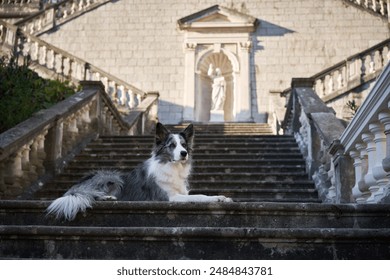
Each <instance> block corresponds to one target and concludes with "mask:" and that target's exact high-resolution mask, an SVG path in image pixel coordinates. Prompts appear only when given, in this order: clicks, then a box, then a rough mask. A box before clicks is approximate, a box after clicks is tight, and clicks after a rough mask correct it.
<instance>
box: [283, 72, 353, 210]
mask: <svg viewBox="0 0 390 280" xmlns="http://www.w3.org/2000/svg"><path fill="white" fill-rule="evenodd" d="M313 83H314V79H312V78H308V79H305V78H296V79H293V80H292V83H291V91H290V93H289V99H288V104H287V111H286V116H285V119H284V121H283V123H282V126H283V129H284V133H285V134H290V135H294V137H295V139H296V140H297V143H298V145H299V148H300V150H301V152H302V154H303V156H304V158H305V161H306V170H307V172H308V174H309V176H310V177H311V178H312V179H313V180H314V182H315V185H316V189H317V190H318V193H319V196H320V199H321V200H322V201H323V202H330V198H329V189H330V187H331V182H330V178H329V175H328V172H329V169H330V161H331V158H330V156H329V155H328V153H327V150H328V149H329V147H330V145H331V144H332V143H333V141H334V140H336V139H338V137H339V136H340V135H341V133H342V132H343V130H344V128H345V126H344V124H343V123H342V122H341V121H340V120H339V119H337V118H336V116H335V112H334V111H333V110H332V109H331V108H328V107H327V106H326V104H325V103H324V102H323V101H322V100H321V99H320V98H319V96H318V95H317V94H316V93H315V92H314V90H313Z"/></svg>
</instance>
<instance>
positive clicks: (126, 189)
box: [47, 123, 232, 220]
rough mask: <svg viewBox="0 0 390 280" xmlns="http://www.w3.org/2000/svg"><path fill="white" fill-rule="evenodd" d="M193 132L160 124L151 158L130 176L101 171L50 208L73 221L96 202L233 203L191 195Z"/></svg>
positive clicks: (221, 199) (58, 217)
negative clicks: (189, 179) (189, 191)
mask: <svg viewBox="0 0 390 280" xmlns="http://www.w3.org/2000/svg"><path fill="white" fill-rule="evenodd" d="M193 139H194V128H193V125H192V124H190V125H189V126H188V127H187V128H186V129H184V130H183V131H182V132H180V133H178V134H173V133H171V132H170V131H169V130H168V129H167V128H166V127H165V126H163V125H162V124H161V123H158V124H157V126H156V139H155V145H154V147H153V151H152V155H151V157H150V158H149V159H148V160H146V161H145V162H143V163H142V164H140V165H139V166H138V167H136V168H135V169H134V170H133V171H131V172H130V173H121V172H118V171H109V170H101V171H96V172H94V173H92V174H90V175H88V176H86V177H84V178H83V179H82V180H81V181H80V182H79V183H78V184H76V185H74V186H73V187H72V188H71V189H69V190H68V191H67V192H66V193H65V194H64V195H63V196H62V197H60V198H57V199H56V200H54V201H53V202H52V203H51V204H50V206H49V207H48V208H47V212H48V214H53V215H55V216H56V218H57V219H61V218H65V219H66V220H73V219H74V218H75V217H76V215H77V213H78V212H80V211H81V212H84V211H85V210H86V209H87V208H91V207H92V206H93V203H94V202H95V201H96V200H122V201H178V202H231V201H232V200H231V199H230V198H226V197H225V196H206V195H188V176H189V175H190V173H191V156H192V146H193Z"/></svg>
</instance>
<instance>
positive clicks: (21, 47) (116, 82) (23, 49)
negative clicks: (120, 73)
mask: <svg viewBox="0 0 390 280" xmlns="http://www.w3.org/2000/svg"><path fill="white" fill-rule="evenodd" d="M0 47H1V50H2V51H3V52H4V51H5V52H11V51H12V52H13V53H16V54H17V55H18V56H22V57H29V58H30V60H31V62H32V63H31V65H30V68H33V69H34V70H35V71H36V72H39V73H40V74H41V75H42V76H46V77H48V78H60V79H64V80H69V81H71V82H73V83H74V84H78V83H79V81H82V80H88V81H101V82H102V83H103V84H104V86H105V89H106V91H107V92H108V93H109V95H110V97H111V100H112V101H113V102H114V104H115V105H116V106H117V108H118V110H119V111H121V112H122V113H124V114H126V113H128V112H130V110H131V109H134V108H136V107H137V106H138V105H139V104H140V103H141V102H142V100H143V99H144V98H145V96H146V93H145V92H144V91H142V90H140V89H138V88H136V87H134V86H132V85H130V84H128V83H126V82H125V81H123V80H121V79H118V78H116V77H114V76H113V75H111V74H109V73H107V72H105V71H103V70H102V69H99V68H98V67H95V66H93V65H91V64H89V63H88V62H86V61H85V60H83V59H80V58H78V57H76V56H73V55H72V54H70V53H68V52H66V51H64V50H61V49H59V48H57V47H55V46H53V45H51V44H49V43H47V42H45V41H43V40H41V39H39V38H37V37H36V36H33V35H30V34H29V33H27V32H25V31H22V30H20V29H18V28H17V27H16V26H15V25H12V24H9V23H7V22H5V21H2V20H0Z"/></svg>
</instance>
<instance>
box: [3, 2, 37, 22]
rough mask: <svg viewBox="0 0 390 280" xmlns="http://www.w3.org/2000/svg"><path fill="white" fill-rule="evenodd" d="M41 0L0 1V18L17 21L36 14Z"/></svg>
mask: <svg viewBox="0 0 390 280" xmlns="http://www.w3.org/2000/svg"><path fill="white" fill-rule="evenodd" d="M41 8H43V3H42V0H0V17H1V18H9V19H12V20H18V19H20V18H25V17H28V16H31V15H33V14H34V13H37V12H38V11H39V10H40V9H41Z"/></svg>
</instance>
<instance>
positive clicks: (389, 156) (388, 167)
mask: <svg viewBox="0 0 390 280" xmlns="http://www.w3.org/2000/svg"><path fill="white" fill-rule="evenodd" d="M388 108H389V109H390V102H389V103H388ZM379 121H380V122H381V123H382V124H383V125H384V127H385V131H384V132H385V135H386V157H385V158H384V159H383V161H382V166H383V169H384V170H385V171H386V172H387V178H388V179H389V180H390V112H389V110H386V111H383V112H381V113H379ZM384 191H385V193H384V196H385V199H386V200H387V202H389V200H390V184H388V185H387V186H386V187H385V190H384Z"/></svg>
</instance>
